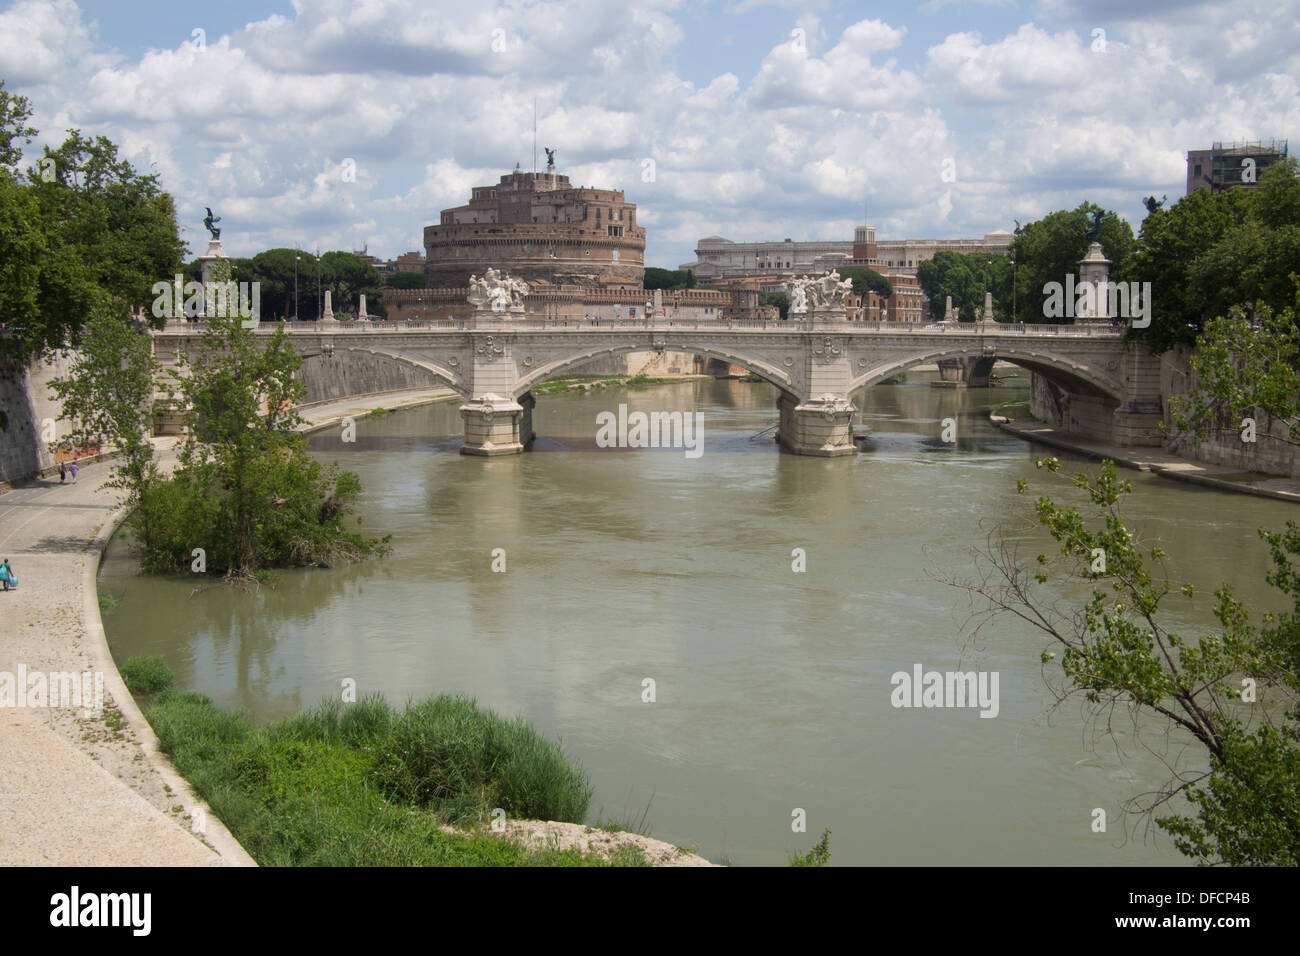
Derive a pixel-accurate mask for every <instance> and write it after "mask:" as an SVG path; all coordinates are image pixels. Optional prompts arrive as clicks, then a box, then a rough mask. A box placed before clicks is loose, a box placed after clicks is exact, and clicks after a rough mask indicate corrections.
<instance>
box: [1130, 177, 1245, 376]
mask: <svg viewBox="0 0 1300 956" xmlns="http://www.w3.org/2000/svg"><path fill="white" fill-rule="evenodd" d="M1244 202H1245V193H1244V191H1242V190H1232V191H1230V192H1227V193H1219V194H1217V195H1216V194H1213V193H1211V192H1210V191H1209V190H1208V189H1195V190H1193V191H1192V192H1190V193H1188V194H1187V195H1186V196H1184V197H1183V198H1182V199H1180V200H1179V201H1178V202H1176V203H1175V204H1174V205H1173V206H1171V207H1170V208H1168V209H1161V208H1156V209H1154V210H1153V211H1151V212H1150V213H1149V214H1148V215H1147V217H1146V219H1144V220H1143V221H1142V229H1141V232H1140V234H1139V237H1138V243H1137V247H1136V250H1135V252H1134V254H1133V257H1132V259H1131V261H1130V262H1128V263H1127V264H1126V266H1125V267H1124V268H1122V269H1117V268H1112V270H1111V271H1112V274H1114V275H1117V276H1118V278H1120V279H1121V280H1123V281H1130V282H1150V283H1151V325H1150V327H1149V328H1147V329H1146V330H1145V331H1143V332H1141V333H1140V334H1141V335H1142V337H1143V339H1144V340H1145V341H1146V342H1147V344H1148V346H1149V347H1150V348H1151V350H1152V351H1153V352H1157V353H1159V352H1164V351H1166V350H1168V349H1170V348H1172V347H1173V346H1175V345H1179V344H1187V345H1190V344H1191V343H1192V342H1193V341H1194V340H1195V338H1196V334H1197V332H1198V331H1200V328H1201V326H1202V324H1203V322H1204V319H1205V318H1206V317H1207V316H1206V315H1205V312H1204V309H1203V305H1202V303H1201V302H1200V301H1199V295H1200V292H1199V290H1195V289H1193V287H1192V283H1191V280H1190V279H1189V277H1188V270H1189V269H1190V267H1191V265H1192V263H1193V262H1194V261H1195V260H1196V258H1197V257H1198V256H1199V255H1201V254H1202V253H1203V252H1205V251H1206V250H1207V249H1210V248H1211V247H1213V246H1214V245H1215V244H1216V243H1218V242H1220V241H1221V240H1222V239H1223V238H1224V237H1225V236H1226V235H1227V234H1228V232H1229V230H1230V229H1232V227H1233V225H1234V224H1235V223H1236V222H1238V221H1239V220H1240V218H1241V216H1242V212H1243V210H1242V207H1243V205H1244ZM1225 254H1226V251H1225ZM1134 334H1139V333H1136V332H1135V333H1134Z"/></svg>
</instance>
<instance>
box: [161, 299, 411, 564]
mask: <svg viewBox="0 0 1300 956" xmlns="http://www.w3.org/2000/svg"><path fill="white" fill-rule="evenodd" d="M301 364H302V359H301V357H300V356H299V355H298V354H297V353H296V352H295V351H294V350H293V347H292V346H291V345H290V343H289V339H288V336H287V335H286V333H285V331H284V326H283V324H280V325H279V326H278V327H277V328H276V329H275V331H274V332H272V333H271V334H270V335H269V336H266V335H264V334H258V333H255V332H254V331H253V330H251V329H245V328H243V326H242V324H241V322H240V319H239V318H238V316H231V317H229V318H226V317H215V318H209V319H208V320H207V322H206V325H205V331H204V337H203V342H202V346H201V348H200V349H199V350H198V352H197V354H196V355H195V356H193V357H192V358H191V359H188V360H184V361H183V362H182V364H181V367H180V368H179V370H178V371H177V372H176V373H175V382H176V386H177V388H178V390H179V393H180V395H181V396H182V398H183V401H184V405H185V407H186V409H187V417H186V427H187V437H186V441H185V442H184V443H183V445H182V446H181V451H180V456H179V467H178V468H177V470H176V472H175V474H174V475H173V476H172V477H171V478H170V479H169V480H166V481H158V482H154V483H152V484H151V485H150V486H148V487H147V488H146V489H145V491H144V493H143V494H142V501H141V507H140V509H139V513H140V515H141V520H146V519H147V520H148V521H150V522H151V525H152V528H153V535H152V539H151V540H150V542H149V544H148V546H147V547H146V548H145V551H144V555H143V563H144V565H145V567H146V568H148V569H150V570H159V571H181V570H188V569H189V568H190V567H191V555H192V553H193V549H194V548H202V549H203V551H204V556H205V561H206V563H207V565H208V568H209V569H210V570H220V571H225V572H227V574H228V575H231V576H235V577H244V576H249V575H257V574H258V573H260V572H262V571H264V570H266V569H268V568H274V567H284V566H288V565H293V564H299V563H302V562H305V561H310V560H322V559H334V558H338V557H348V558H355V557H361V556H364V555H368V554H376V553H380V552H382V551H383V550H385V544H384V542H383V541H376V540H373V539H366V538H364V537H362V536H361V535H359V534H357V533H355V532H353V531H349V530H347V529H346V528H345V527H344V526H343V519H344V517H345V516H346V515H347V512H348V507H349V505H350V503H351V502H352V501H353V500H355V498H356V496H357V495H358V494H359V493H360V490H361V486H360V482H359V480H358V479H357V476H356V475H355V474H352V473H351V472H339V471H338V469H337V468H336V467H330V468H325V467H324V466H322V465H321V464H320V463H319V462H318V461H316V460H315V459H314V458H313V457H312V456H311V455H310V454H308V452H307V446H306V442H305V440H304V439H303V437H302V436H301V434H299V433H298V432H297V431H296V428H297V426H298V425H299V424H301V419H300V417H299V416H298V413H297V412H296V411H295V410H294V407H293V404H294V403H295V402H297V401H299V400H301V398H302V397H303V395H304V393H305V386H304V385H303V383H302V382H301V381H300V380H299V379H298V378H296V377H295V373H296V372H297V371H298V369H299V368H300V366H301ZM385 540H386V539H385Z"/></svg>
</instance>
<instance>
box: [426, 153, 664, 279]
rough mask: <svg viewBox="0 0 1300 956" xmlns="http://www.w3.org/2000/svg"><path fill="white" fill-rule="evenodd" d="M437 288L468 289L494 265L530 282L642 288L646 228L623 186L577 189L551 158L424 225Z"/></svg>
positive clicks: (477, 190) (482, 189) (430, 274)
mask: <svg viewBox="0 0 1300 956" xmlns="http://www.w3.org/2000/svg"><path fill="white" fill-rule="evenodd" d="M424 248H425V253H426V264H425V275H426V278H427V284H428V287H429V288H430V289H449V288H464V287H466V286H468V285H469V277H470V276H471V275H481V274H482V273H483V272H484V271H486V270H487V268H488V267H489V266H492V267H494V268H497V269H500V270H502V271H503V272H507V273H509V274H510V275H512V276H516V277H518V278H521V279H523V280H524V281H526V282H528V283H529V285H537V284H539V283H546V284H551V285H581V286H586V287H591V288H611V287H624V286H626V287H630V288H640V287H641V283H642V281H643V279H644V277H645V229H643V228H642V227H640V226H638V225H637V224H636V206H635V204H633V203H630V202H627V201H626V200H625V199H624V198H623V193H622V191H620V190H617V189H588V188H585V187H574V186H572V185H570V183H569V177H568V176H563V175H560V174H558V173H556V172H555V166H554V165H553V164H548V165H547V167H546V172H544V173H524V172H520V171H519V170H518V169H516V170H515V171H514V172H512V173H507V174H506V175H504V176H502V177H501V181H500V182H499V183H497V184H496V185H495V186H475V187H474V189H473V193H472V195H471V198H470V201H469V203H468V204H467V205H464V206H456V207H455V208H452V209H444V210H443V211H442V215H441V219H440V221H439V223H438V225H436V226H426V227H425V230H424Z"/></svg>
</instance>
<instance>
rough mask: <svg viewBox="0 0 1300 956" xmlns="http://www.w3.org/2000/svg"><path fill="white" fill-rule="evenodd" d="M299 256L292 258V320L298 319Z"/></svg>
mask: <svg viewBox="0 0 1300 956" xmlns="http://www.w3.org/2000/svg"><path fill="white" fill-rule="evenodd" d="M301 258H302V257H301V256H294V257H293V318H294V321H297V319H298V260H299V259H301Z"/></svg>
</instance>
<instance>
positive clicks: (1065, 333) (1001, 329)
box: [162, 317, 1127, 338]
mask: <svg viewBox="0 0 1300 956" xmlns="http://www.w3.org/2000/svg"><path fill="white" fill-rule="evenodd" d="M277 324H278V323H275V322H264V323H262V326H261V327H262V328H263V329H267V330H270V329H273V328H275V327H276V325H277ZM204 327H205V323H204V322H202V321H201V320H197V321H195V320H189V319H168V320H167V321H166V323H165V325H164V327H163V329H162V331H164V332H171V333H177V332H185V333H191V334H193V333H196V332H199V331H202V330H203V328H204ZM285 328H286V329H287V330H288V331H290V332H298V333H308V334H322V335H325V334H330V333H337V332H363V333H370V334H375V335H391V334H395V333H404V332H413V331H419V330H422V329H462V330H467V329H477V330H478V331H487V332H490V331H492V329H493V325H492V324H490V322H479V323H477V324H475V322H474V320H473V319H383V320H372V319H367V320H363V321H351V322H340V321H338V320H329V321H323V322H286V323H285ZM501 328H502V331H529V330H533V329H538V330H549V331H557V330H560V331H562V330H565V329H569V330H572V331H575V332H590V331H594V330H604V329H609V330H622V331H626V330H633V329H645V330H647V331H675V330H696V329H700V330H704V329H707V330H712V331H717V330H726V329H736V330H742V331H771V332H805V331H814V332H829V331H837V332H849V333H853V334H858V333H862V332H879V333H885V334H890V335H917V336H923V335H1034V336H1040V335H1045V336H1054V337H1055V336H1062V337H1079V336H1083V337H1096V338H1119V337H1122V336H1123V335H1124V334H1125V332H1126V331H1127V326H1125V325H1118V326H1112V325H1110V324H1109V323H1106V322H1078V323H1073V324H1068V325H1066V324H1056V325H1044V324H1030V323H1026V322H1014V323H1013V322H966V323H961V324H957V325H943V324H932V325H921V324H920V323H916V322H850V321H844V322H834V323H829V324H827V323H824V322H819V323H817V324H816V325H814V324H812V323H810V322H807V321H803V320H797V319H796V320H780V319H727V318H718V319H694V318H692V319H685V320H678V319H674V318H659V319H653V320H648V319H557V318H553V317H548V318H529V317H525V318H522V319H519V318H507V319H503V320H502V321H501Z"/></svg>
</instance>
